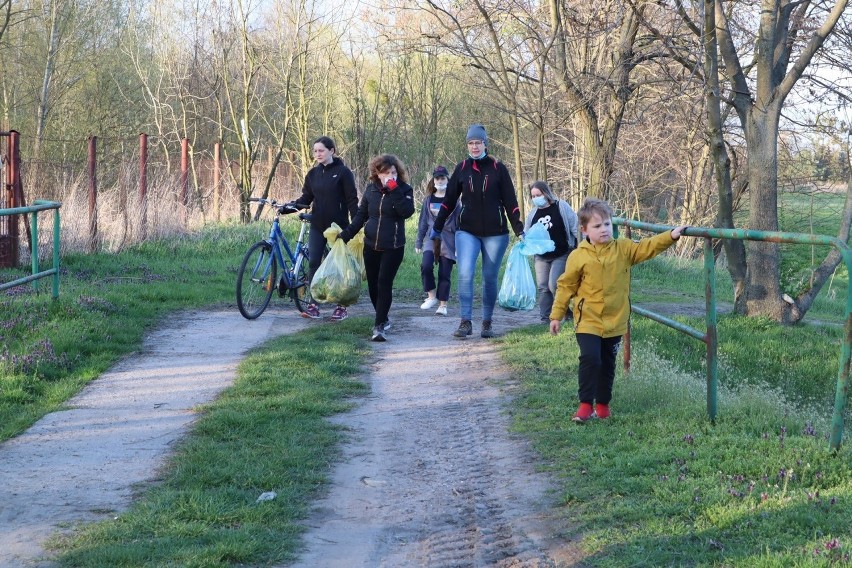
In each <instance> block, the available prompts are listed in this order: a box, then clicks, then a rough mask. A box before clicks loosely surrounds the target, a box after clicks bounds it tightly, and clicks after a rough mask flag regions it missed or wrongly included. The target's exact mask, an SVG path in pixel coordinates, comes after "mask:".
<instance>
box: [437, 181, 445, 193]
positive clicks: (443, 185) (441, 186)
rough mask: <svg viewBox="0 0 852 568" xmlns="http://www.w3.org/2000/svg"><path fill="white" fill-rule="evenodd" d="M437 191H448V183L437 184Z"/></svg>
mask: <svg viewBox="0 0 852 568" xmlns="http://www.w3.org/2000/svg"><path fill="white" fill-rule="evenodd" d="M435 190H436V191H440V192H444V191H447V182H444V183H436V184H435Z"/></svg>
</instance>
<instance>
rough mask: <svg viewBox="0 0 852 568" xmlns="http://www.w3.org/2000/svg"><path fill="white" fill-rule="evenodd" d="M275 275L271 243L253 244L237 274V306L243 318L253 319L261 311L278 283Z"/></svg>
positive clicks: (267, 303)
mask: <svg viewBox="0 0 852 568" xmlns="http://www.w3.org/2000/svg"><path fill="white" fill-rule="evenodd" d="M277 276H278V264H277V263H276V262H275V255H274V254H272V245H270V244H269V243H267V242H266V241H260V242H259V243H255V244H253V245H252V247H251V248H250V249H249V250H248V252H247V253H246V255H245V257H244V258H243V262H242V264H240V272H239V274H237V307H238V308H239V309H240V313H241V314H243V317H244V318H246V319H255V318H256V317H258V316H259V315H260V314H262V313H263V310H265V309H266V306H268V305H269V299H270V298H272V292H273V291H274V290H275V288H276V286H277V285H278V279H277Z"/></svg>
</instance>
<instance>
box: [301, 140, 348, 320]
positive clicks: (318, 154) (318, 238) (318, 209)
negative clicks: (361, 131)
mask: <svg viewBox="0 0 852 568" xmlns="http://www.w3.org/2000/svg"><path fill="white" fill-rule="evenodd" d="M313 153H314V160H315V161H316V163H317V165H316V166H314V167H313V168H311V169H310V170H309V171H308V174H307V175H306V176H305V183H304V184H303V185H302V195H301V196H300V197H299V198H298V199H296V203H299V204H301V205H313V206H312V207H311V214H312V218H311V231H310V233H309V236H308V251H309V252H310V264H309V265H308V279H309V280H313V278H314V273H315V272H316V271H317V268H319V265H320V264H321V263H322V257H323V251H325V245H326V239H325V237H324V236H323V234H322V233H323V231H325V230H326V229H328V228H329V227H330V226H331V224H332V223H337V225H338V226H339V227H345V226H346V225H348V224H349V220H350V219H351V218H352V217H354V216H355V212H356V211H357V210H358V192H357V190H356V189H355V176H354V175H353V174H352V170H350V169H349V168H347V167H346V165H345V164H344V163H343V160H342V159H340V158H338V157H337V156H336V154H337V146H336V145H335V144H334V140H332V139H331V138H329V137H328V136H320V137H319V138H317V139H316V141H315V142H314V147H313ZM346 315H347V314H346V308H345V307H343V306H337V307H336V308H335V309H334V313H332V314H331V319H333V320H342V319H346ZM302 316H304V317H309V318H318V317H320V311H319V308H318V307H317V305H316V304H309V305H308V307H307V308H305V311H304V312H302Z"/></svg>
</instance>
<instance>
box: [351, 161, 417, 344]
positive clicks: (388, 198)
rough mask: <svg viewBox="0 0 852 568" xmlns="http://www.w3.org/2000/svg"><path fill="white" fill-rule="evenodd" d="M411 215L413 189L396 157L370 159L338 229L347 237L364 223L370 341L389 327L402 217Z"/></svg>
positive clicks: (401, 241) (400, 254)
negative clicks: (354, 208) (356, 198)
mask: <svg viewBox="0 0 852 568" xmlns="http://www.w3.org/2000/svg"><path fill="white" fill-rule="evenodd" d="M412 215H414V190H413V189H411V186H410V185H408V174H407V173H406V171H405V167H404V166H403V165H402V162H400V161H399V158H397V157H396V156H393V155H391V154H383V155H381V156H376V157H375V158H373V159H372V160H370V183H369V184H367V187H366V188H364V196H363V197H362V198H361V204H360V205H359V206H358V212H357V213H356V214H355V216H354V217H353V218H352V223H350V224H349V226H348V227H346V228H345V229H343V231H341V232H340V238H341V239H343V240H344V241H349V239H351V238H352V237H354V236H355V235H356V234H357V233H358V231H360V230H361V227H364V271H365V272H366V273H367V290H368V291H369V293H370V302H372V304H373V308H375V310H376V317H375V321H374V326H373V335H372V337H371V339H372V340H373V341H384V340H385V333H386V332H387V330H388V329H389V328H390V320H389V319H388V313H389V312H390V307H391V301H392V300H393V281H394V278H396V273H397V271H398V270H399V267H400V265H401V264H402V258H403V255H404V253H405V220H406V219H408V218H409V217H411V216H412Z"/></svg>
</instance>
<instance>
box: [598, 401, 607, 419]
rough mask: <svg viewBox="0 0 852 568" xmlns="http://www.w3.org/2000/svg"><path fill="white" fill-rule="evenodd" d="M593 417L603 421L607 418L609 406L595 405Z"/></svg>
mask: <svg viewBox="0 0 852 568" xmlns="http://www.w3.org/2000/svg"><path fill="white" fill-rule="evenodd" d="M595 416H597V417H598V418H600V419H601V420H604V419H606V418H609V405H608V404H600V403H599V404H596V405H595Z"/></svg>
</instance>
